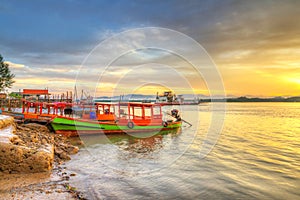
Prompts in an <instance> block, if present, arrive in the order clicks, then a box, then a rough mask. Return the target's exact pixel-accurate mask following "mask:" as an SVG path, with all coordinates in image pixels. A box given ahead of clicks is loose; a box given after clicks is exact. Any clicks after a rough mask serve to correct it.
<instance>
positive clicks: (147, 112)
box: [145, 107, 151, 117]
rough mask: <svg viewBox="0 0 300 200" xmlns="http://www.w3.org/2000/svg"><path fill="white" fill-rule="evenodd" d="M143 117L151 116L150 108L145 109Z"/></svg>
mask: <svg viewBox="0 0 300 200" xmlns="http://www.w3.org/2000/svg"><path fill="white" fill-rule="evenodd" d="M145 116H147V117H150V116H151V108H150V107H145Z"/></svg>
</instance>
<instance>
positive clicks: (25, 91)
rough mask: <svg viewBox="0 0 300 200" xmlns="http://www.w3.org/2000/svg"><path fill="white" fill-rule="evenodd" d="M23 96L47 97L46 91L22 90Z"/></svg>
mask: <svg viewBox="0 0 300 200" xmlns="http://www.w3.org/2000/svg"><path fill="white" fill-rule="evenodd" d="M23 94H29V95H49V93H48V90H37V89H23Z"/></svg>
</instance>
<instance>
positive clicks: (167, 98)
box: [155, 91, 200, 106]
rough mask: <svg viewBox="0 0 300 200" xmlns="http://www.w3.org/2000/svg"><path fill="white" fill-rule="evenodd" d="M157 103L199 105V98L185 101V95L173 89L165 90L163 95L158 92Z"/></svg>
mask: <svg viewBox="0 0 300 200" xmlns="http://www.w3.org/2000/svg"><path fill="white" fill-rule="evenodd" d="M155 103H156V104H160V105H162V106H166V105H199V103H200V102H199V100H194V101H184V98H183V95H177V96H176V94H174V93H173V92H172V91H165V92H164V93H163V94H162V95H159V94H158V92H157V94H156V101H155Z"/></svg>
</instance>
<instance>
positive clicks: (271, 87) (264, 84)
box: [0, 0, 300, 96]
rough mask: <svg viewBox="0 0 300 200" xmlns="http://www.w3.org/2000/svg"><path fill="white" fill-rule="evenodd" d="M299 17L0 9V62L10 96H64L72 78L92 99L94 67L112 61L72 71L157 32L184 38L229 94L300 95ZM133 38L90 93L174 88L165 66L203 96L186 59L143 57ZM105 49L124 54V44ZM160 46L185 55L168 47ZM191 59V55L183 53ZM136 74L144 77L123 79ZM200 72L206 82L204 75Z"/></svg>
mask: <svg viewBox="0 0 300 200" xmlns="http://www.w3.org/2000/svg"><path fill="white" fill-rule="evenodd" d="M299 7H300V1H296V0H295V1H293V0H288V1H276V0H275V1H258V0H254V1H234V0H226V1H223V0H213V1H187V2H182V1H154V2H153V1H143V2H140V1H115V2H110V1H101V2H100V1H88V2H85V1H76V0H75V1H63V2H61V1H58V0H57V1H49V2H45V1H43V2H40V1H30V2H22V1H5V2H3V3H2V4H1V6H0V23H1V25H2V29H1V32H0V53H1V54H2V55H3V57H4V58H5V59H6V61H8V62H9V64H10V66H11V69H12V71H13V72H14V73H15V74H16V81H17V82H16V84H15V85H14V87H13V90H18V89H20V88H26V87H33V88H43V87H49V88H50V89H51V90H52V91H53V92H56V91H57V92H58V91H59V92H61V91H64V90H72V89H73V87H74V85H75V83H76V82H78V79H76V77H77V78H78V73H79V75H80V76H79V79H80V80H79V82H85V84H84V85H85V87H86V89H89V90H91V91H93V90H95V87H94V86H91V85H95V81H96V83H97V82H98V81H99V77H100V76H101V73H102V72H103V70H104V67H106V66H99V65H98V64H99V63H103V62H104V61H106V59H110V58H112V57H113V58H114V57H116V58H117V57H118V56H119V57H120V55H115V54H114V53H115V52H110V51H102V52H101V54H99V55H98V57H94V58H93V59H89V60H88V63H87V65H86V66H82V67H81V68H80V66H81V65H82V63H85V64H86V59H87V58H88V57H89V56H88V55H89V54H90V52H91V51H92V50H93V49H94V48H95V47H96V46H97V45H98V44H100V43H101V42H103V41H104V40H105V39H107V38H109V37H111V36H112V37H114V36H116V35H117V34H118V33H120V32H122V31H126V30H129V29H131V28H142V27H148V26H154V27H163V28H169V29H173V30H176V31H179V32H182V33H183V34H186V35H188V36H190V37H191V38H193V39H195V41H197V42H198V43H199V44H200V45H202V46H203V47H204V48H205V49H206V50H207V51H208V53H209V55H210V56H211V57H212V59H213V60H214V61H215V63H216V64H217V66H218V68H219V70H220V72H221V74H222V76H223V80H224V84H225V87H226V92H227V94H230V95H256V96H258V95H259V96H273V95H275V96H276V95H299V82H300V81H299V80H300V76H299V71H300V23H299V18H300V12H299ZM131 38H132V39H131V43H130V45H132V46H134V47H135V48H136V51H133V52H127V54H126V55H123V56H121V57H120V58H117V59H116V60H115V61H114V62H113V63H111V66H110V67H109V70H106V71H105V73H104V74H102V76H104V77H102V79H101V84H100V83H99V87H98V86H97V88H96V90H98V89H99V93H103V92H105V91H103V90H104V89H106V92H107V91H111V90H112V89H114V87H115V85H114V82H115V81H118V80H119V79H120V78H122V77H123V76H124V77H126V78H125V79H126V81H125V79H123V82H122V87H120V88H126V87H129V88H130V87H134V85H135V84H136V85H137V84H142V83H144V82H145V81H147V80H148V79H147V77H152V80H153V82H155V81H156V82H161V80H164V81H165V82H169V85H172V87H175V88H177V89H179V88H181V87H180V83H182V85H184V81H178V80H177V81H175V82H174V79H172V76H165V75H166V74H167V73H169V71H168V70H169V68H168V67H164V66H169V67H173V68H174V69H175V70H176V71H177V72H179V73H180V74H181V75H182V76H183V77H185V78H186V79H188V80H189V82H190V84H191V85H192V87H193V88H194V89H195V90H197V91H199V92H200V91H201V92H203V91H205V90H206V89H207V88H206V86H205V80H204V79H203V77H199V75H197V72H196V71H195V70H194V69H193V68H192V67H191V66H190V64H189V63H187V62H186V61H185V60H184V59H182V58H180V57H178V55H174V54H172V53H171V52H168V51H166V50H157V49H156V50H151V49H150V50H149V49H143V47H144V46H145V41H144V40H145V35H144V34H140V33H138V34H137V35H134V34H132V35H131ZM156 38H159V39H160V41H161V44H163V43H164V41H167V38H166V36H165V35H163V34H159V33H157V35H156ZM111 45H112V46H113V47H115V48H117V49H119V50H121V49H126V48H127V47H128V46H126V45H128V41H127V42H126V41H121V40H118V41H116V42H115V43H112V44H111ZM124 45H125V46H124ZM166 45H173V46H175V47H177V48H178V49H180V48H184V44H182V43H180V41H176V40H174V41H173V44H166ZM190 56H191V57H197V56H199V55H196V54H195V53H194V52H190ZM198 60H199V62H200V60H203V59H202V58H201V57H199V58H198ZM151 63H152V64H151ZM155 63H156V64H157V65H155ZM87 66H88V68H85V67H87ZM137 66H139V70H143V72H144V75H143V76H142V75H141V74H138V73H137V72H135V71H132V70H131V68H132V67H137ZM150 66H151V67H150ZM203 66H205V63H203ZM158 68H159V70H158ZM202 70H203V71H202V72H203V74H205V73H206V72H205V70H206V69H205V67H204V68H203V69H202ZM195 74H196V75H195ZM147 75H148V76H147ZM174 76H175V75H174ZM124 77H123V78H124ZM30 81H32V82H30ZM100 85H101V86H100ZM145 87H146V86H145ZM147 87H148V88H151V86H147ZM181 91H183V90H181ZM151 92H152V91H151ZM206 94H207V93H206Z"/></svg>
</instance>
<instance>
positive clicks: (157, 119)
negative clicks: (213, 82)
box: [51, 103, 182, 137]
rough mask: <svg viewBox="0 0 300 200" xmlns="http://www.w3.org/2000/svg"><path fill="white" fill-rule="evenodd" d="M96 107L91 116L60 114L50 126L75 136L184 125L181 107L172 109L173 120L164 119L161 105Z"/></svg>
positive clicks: (128, 104) (133, 131)
mask: <svg viewBox="0 0 300 200" xmlns="http://www.w3.org/2000/svg"><path fill="white" fill-rule="evenodd" d="M96 106H97V108H96V112H90V115H89V116H90V118H89V119H87V118H86V117H84V118H73V117H65V116H57V117H55V118H54V119H53V120H52V121H51V127H52V129H53V130H54V131H55V133H57V134H62V135H65V136H67V137H72V136H78V135H90V134H120V133H127V134H132V133H145V132H157V133H158V132H160V131H167V130H176V129H179V128H180V127H181V124H182V122H181V118H180V116H179V113H178V110H175V109H174V110H172V112H171V113H172V114H171V116H172V117H173V118H174V120H167V121H164V120H163V115H162V108H161V105H160V104H150V103H147V104H146V103H118V104H114V105H111V104H109V105H108V104H107V106H105V105H104V104H101V103H97V104H96ZM99 108H101V109H102V110H101V109H99ZM102 111H103V112H102ZM105 114H107V116H110V117H109V118H107V120H103V115H105ZM100 116H101V120H100ZM111 116H113V118H112V117H111Z"/></svg>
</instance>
